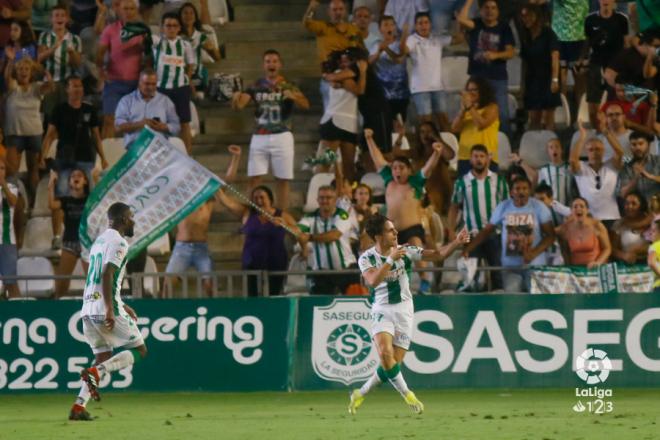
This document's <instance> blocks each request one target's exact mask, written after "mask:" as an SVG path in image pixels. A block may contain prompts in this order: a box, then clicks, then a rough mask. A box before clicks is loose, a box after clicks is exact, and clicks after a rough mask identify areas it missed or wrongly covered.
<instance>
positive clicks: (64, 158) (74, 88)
mask: <svg viewBox="0 0 660 440" xmlns="http://www.w3.org/2000/svg"><path fill="white" fill-rule="evenodd" d="M66 94H67V101H66V102H64V103H62V104H60V105H58V106H57V107H55V109H54V110H53V116H52V117H51V118H50V120H49V121H48V130H47V131H46V136H44V140H43V146H42V150H41V168H46V163H45V158H46V157H48V152H49V151H50V148H51V147H52V145H53V142H54V141H57V152H56V154H55V166H54V168H55V171H57V174H58V177H59V178H58V185H57V187H56V189H57V191H56V194H57V196H58V197H62V196H65V195H67V194H68V192H69V175H70V173H71V172H72V171H73V170H74V169H82V170H84V171H85V174H86V175H87V181H88V182H91V181H92V179H91V175H92V169H93V168H94V165H95V161H96V155H97V154H98V155H99V158H100V159H101V160H100V162H101V168H102V169H106V168H107V167H108V161H107V160H106V158H105V154H104V153H103V144H102V142H101V131H100V125H101V124H100V121H99V117H98V114H97V112H96V109H95V108H94V107H93V106H92V105H90V104H87V103H85V102H83V100H82V98H83V84H82V80H81V79H80V77H77V76H70V77H69V78H68V79H67V81H66ZM61 224H62V212H61V211H60V210H56V211H54V212H53V233H54V238H53V248H55V249H59V247H60V244H61V237H60V236H59V235H57V234H56V232H57V231H59V229H60V225H61Z"/></svg>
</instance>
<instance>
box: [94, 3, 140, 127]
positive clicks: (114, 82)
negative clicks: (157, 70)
mask: <svg viewBox="0 0 660 440" xmlns="http://www.w3.org/2000/svg"><path fill="white" fill-rule="evenodd" d="M138 19H139V15H138V8H137V4H136V2H135V0H121V3H120V9H119V20H118V21H115V22H114V23H112V24H109V25H108V26H106V28H105V29H103V33H102V34H101V38H100V42H99V46H98V51H97V53H96V67H97V68H98V73H99V81H101V82H102V83H103V130H102V132H101V137H102V138H103V139H106V138H111V137H114V126H115V111H116V110H117V104H118V103H119V100H120V99H121V98H122V97H123V96H125V95H128V94H129V93H131V92H132V91H134V90H135V89H136V88H137V84H138V79H139V76H140V66H141V65H142V62H143V55H144V37H143V36H142V35H138V36H134V37H132V38H130V39H129V40H127V41H124V40H122V36H121V35H122V28H123V27H124V24H126V23H131V22H134V21H137V20H138Z"/></svg>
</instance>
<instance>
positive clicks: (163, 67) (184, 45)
mask: <svg viewBox="0 0 660 440" xmlns="http://www.w3.org/2000/svg"><path fill="white" fill-rule="evenodd" d="M154 62H155V64H156V73H157V74H158V87H159V88H161V89H176V88H179V87H183V86H187V85H189V84H190V81H189V80H188V75H186V66H191V65H195V54H194V52H193V49H192V46H191V45H190V43H188V42H187V41H186V40H184V39H183V38H181V37H180V36H179V37H176V38H175V39H174V40H168V39H167V38H164V37H161V38H160V41H158V42H157V43H156V44H155V45H154Z"/></svg>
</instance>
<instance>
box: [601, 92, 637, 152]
mask: <svg viewBox="0 0 660 440" xmlns="http://www.w3.org/2000/svg"><path fill="white" fill-rule="evenodd" d="M603 116H604V117H603ZM596 121H597V125H596V129H597V130H598V132H599V133H598V139H600V140H601V141H602V142H603V145H605V158H604V160H605V161H608V160H610V159H611V158H612V157H613V156H614V147H613V146H612V145H611V144H610V142H609V140H608V136H612V137H614V138H615V139H616V140H617V142H618V143H619V146H620V147H621V149H622V150H623V156H624V157H626V158H627V157H630V155H631V154H632V152H631V150H630V134H631V133H632V130H629V129H628V128H627V127H626V115H625V114H624V113H623V108H621V106H620V105H618V104H615V103H610V104H608V105H607V106H606V107H605V112H604V113H598V114H597V115H596Z"/></svg>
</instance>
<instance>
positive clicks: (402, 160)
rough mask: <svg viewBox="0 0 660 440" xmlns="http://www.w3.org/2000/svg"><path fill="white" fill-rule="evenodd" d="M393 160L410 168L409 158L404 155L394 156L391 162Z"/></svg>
mask: <svg viewBox="0 0 660 440" xmlns="http://www.w3.org/2000/svg"><path fill="white" fill-rule="evenodd" d="M394 162H400V163H402V164H404V165H405V166H407V167H408V168H409V169H411V170H412V164H411V163H410V159H408V158H407V157H406V156H394V159H392V163H394Z"/></svg>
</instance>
